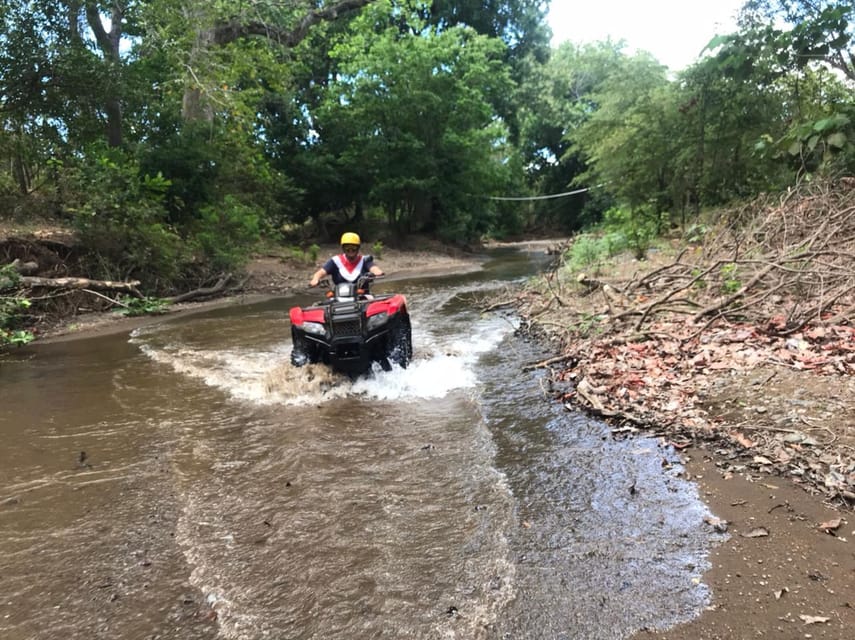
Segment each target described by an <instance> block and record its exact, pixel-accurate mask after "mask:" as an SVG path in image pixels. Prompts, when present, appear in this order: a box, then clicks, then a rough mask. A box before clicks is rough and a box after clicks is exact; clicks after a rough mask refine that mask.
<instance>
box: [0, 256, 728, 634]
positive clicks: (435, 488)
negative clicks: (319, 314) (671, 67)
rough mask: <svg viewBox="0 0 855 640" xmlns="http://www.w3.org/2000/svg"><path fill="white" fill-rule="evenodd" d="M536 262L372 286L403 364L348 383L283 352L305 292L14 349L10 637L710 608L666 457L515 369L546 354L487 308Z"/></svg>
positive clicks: (0, 610)
mask: <svg viewBox="0 0 855 640" xmlns="http://www.w3.org/2000/svg"><path fill="white" fill-rule="evenodd" d="M543 266H544V257H543V256H542V255H541V254H539V253H536V252H526V251H503V252H497V253H495V254H494V255H493V257H492V259H491V260H490V261H489V262H487V263H486V265H485V269H484V271H483V272H481V273H477V274H469V275H466V276H457V277H446V278H441V279H431V280H409V281H399V282H386V283H383V286H382V287H378V290H392V289H394V290H398V291H402V292H403V293H405V294H406V295H407V296H408V299H409V300H410V306H411V313H412V318H413V334H414V344H415V361H414V362H413V363H412V364H411V366H410V367H409V368H408V369H406V370H401V369H394V370H393V371H391V372H388V373H384V372H382V371H378V372H376V373H375V375H374V376H373V377H371V378H368V379H362V380H358V381H355V382H352V381H349V380H346V379H341V378H338V377H336V376H332V375H330V374H329V373H328V372H327V371H325V370H324V369H323V368H321V367H314V366H313V367H307V368H304V369H300V370H295V369H293V368H291V366H290V365H289V364H288V354H289V350H290V344H289V337H288V336H289V327H288V317H287V309H288V307H290V306H291V305H292V304H294V302H295V301H294V300H293V299H278V300H271V301H267V302H265V303H262V304H258V305H253V306H246V307H239V308H229V309H219V310H213V311H207V312H204V313H200V314H197V315H193V316H189V317H183V318H179V319H171V320H170V319H167V320H165V321H163V322H160V323H157V324H154V325H150V326H147V327H144V328H142V329H137V330H136V331H134V332H133V333H132V334H130V335H127V334H118V335H112V336H104V337H99V338H93V339H86V340H78V341H70V342H60V343H56V344H50V345H48V344H45V345H41V346H36V347H32V348H30V349H27V350H21V351H18V352H16V353H15V354H14V357H13V358H11V359H8V360H5V361H4V362H3V364H2V365H0V366H2V369H0V394H2V396H0V400H2V402H0V437H2V442H3V445H2V448H0V638H3V639H4V640H24V639H31V638H40V639H53V638H57V639H59V638H62V639H68V638H87V639H91V638H190V639H193V638H228V639H244V638H245V639H256V638H295V639H296V638H307V639H308V638H318V639H321V638H323V639H326V638H347V639H359V638H462V639H470V638H508V639H510V638H556V639H557V638H626V637H628V636H630V635H631V634H632V633H633V632H635V631H637V630H639V629H644V628H649V629H657V628H658V629H663V628H667V627H669V626H670V625H673V624H676V623H678V622H681V621H685V620H689V619H691V618H693V617H695V616H696V615H698V613H699V612H700V611H701V610H702V609H703V607H704V606H705V605H706V604H707V602H708V600H709V593H708V590H707V588H706V586H705V585H704V583H703V581H702V575H703V572H704V570H705V569H706V568H707V557H708V555H709V553H710V549H711V547H712V546H713V545H714V544H715V543H716V542H717V539H716V534H715V533H714V532H712V531H711V530H710V528H709V527H708V526H707V525H705V524H704V518H705V517H706V516H708V515H709V513H708V511H707V508H706V507H705V505H704V504H703V503H702V502H701V501H700V499H699V497H698V491H697V487H696V486H695V485H693V484H691V483H689V482H687V481H685V480H684V479H682V477H681V469H680V466H679V464H678V463H677V461H676V459H675V456H674V454H673V452H672V451H670V450H669V449H668V448H665V447H663V446H661V445H660V443H659V442H658V441H656V440H646V439H634V440H630V441H624V442H616V441H614V440H613V438H612V437H611V436H610V434H609V431H608V429H607V428H606V427H605V426H604V425H602V424H600V423H598V422H596V421H594V420H592V419H589V418H586V417H584V416H581V415H576V414H572V413H568V412H566V411H564V410H563V409H562V408H561V407H559V406H556V405H555V404H554V403H552V402H550V401H549V399H548V397H547V395H546V394H544V392H543V389H542V382H543V381H542V380H541V378H540V375H539V374H538V373H536V372H535V373H523V371H522V367H523V365H524V364H526V363H529V362H532V361H535V360H537V359H539V358H542V357H545V354H544V353H543V352H541V351H540V350H539V348H538V347H537V346H536V345H533V344H529V343H527V342H526V341H524V340H522V339H520V338H519V337H517V336H515V335H514V327H515V322H516V321H515V318H514V317H513V316H507V315H499V314H486V315H485V314H482V313H481V312H480V311H479V308H480V306H481V305H483V304H484V302H485V300H488V299H489V298H490V296H491V295H494V293H495V292H496V291H497V290H498V289H499V288H500V287H502V286H504V285H505V284H506V283H507V282H508V281H513V280H518V279H521V278H524V277H527V276H528V275H529V274H532V273H534V272H535V271H536V270H537V269H538V268H541V267H543ZM307 300H308V299H307ZM298 302H301V300H298Z"/></svg>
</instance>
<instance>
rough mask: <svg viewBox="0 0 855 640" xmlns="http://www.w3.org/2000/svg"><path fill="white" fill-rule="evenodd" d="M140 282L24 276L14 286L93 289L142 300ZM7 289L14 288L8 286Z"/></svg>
mask: <svg viewBox="0 0 855 640" xmlns="http://www.w3.org/2000/svg"><path fill="white" fill-rule="evenodd" d="M139 284H140V283H139V280H131V281H129V282H121V281H112V280H90V279H89V278H39V277H37V276H22V277H21V278H19V279H18V280H17V282H16V283H14V286H21V285H23V286H25V287H30V288H36V287H43V288H44V287H46V288H51V289H91V290H93V291H122V292H125V293H130V294H131V295H133V296H134V297H137V298H141V297H142V294H140V292H139V291H138V290H137V287H138V286H139ZM6 288H7V289H9V288H12V287H11V286H7V287H6Z"/></svg>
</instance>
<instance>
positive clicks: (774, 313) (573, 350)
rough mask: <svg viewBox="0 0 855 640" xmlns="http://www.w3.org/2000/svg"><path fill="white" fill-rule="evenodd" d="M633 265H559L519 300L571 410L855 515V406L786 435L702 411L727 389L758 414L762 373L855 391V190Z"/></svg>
mask: <svg viewBox="0 0 855 640" xmlns="http://www.w3.org/2000/svg"><path fill="white" fill-rule="evenodd" d="M636 266H638V268H639V270H640V271H641V273H638V274H634V275H632V276H630V277H621V276H620V275H619V274H618V275H615V274H614V273H597V274H596V275H595V277H591V276H587V275H581V276H578V277H573V275H572V274H570V273H569V272H568V271H567V270H566V269H563V268H559V269H558V270H557V271H555V272H554V273H552V274H549V275H548V276H547V277H546V278H545V279H544V282H543V285H542V286H540V287H539V288H538V287H532V288H530V289H528V290H527V291H525V292H524V293H523V294H522V295H521V299H520V305H521V307H522V311H523V316H524V317H525V318H527V320H528V322H529V323H530V324H529V325H528V328H529V329H531V330H532V331H534V332H541V333H542V332H545V333H546V334H548V335H549V336H550V337H551V338H552V339H557V340H558V341H559V343H560V349H561V356H559V357H558V358H556V359H554V360H555V362H560V363H561V364H560V368H558V369H554V370H553V371H552V379H553V381H554V382H555V384H556V389H558V390H559V391H558V393H559V394H560V397H561V399H562V401H564V402H566V403H567V404H568V406H573V407H581V408H583V409H585V410H587V411H589V412H591V413H594V414H598V415H600V416H603V417H605V418H606V419H608V420H610V421H612V422H614V423H616V424H617V425H619V429H620V430H621V431H626V430H635V429H638V428H643V429H645V430H653V431H655V432H658V433H661V434H663V435H665V436H667V437H668V438H669V439H670V440H671V441H672V442H675V443H676V444H678V445H684V444H688V443H690V442H694V443H700V442H707V443H714V446H717V447H726V448H727V450H728V451H729V452H730V453H729V456H730V458H731V459H736V458H737V457H738V458H740V459H742V461H743V462H745V464H746V465H747V466H748V467H749V468H757V469H762V470H764V471H771V472H778V473H781V474H783V475H787V476H789V477H792V478H794V479H795V480H796V481H798V482H801V483H803V484H804V485H805V486H806V487H807V488H809V489H811V490H813V491H816V492H821V493H823V494H825V495H826V496H827V497H828V498H829V499H831V500H833V501H835V502H836V503H838V504H849V505H852V504H855V455H853V453H855V424H853V423H852V420H855V398H853V399H852V403H850V404H852V405H853V406H852V409H851V413H849V414H847V415H840V416H838V418H839V419H835V420H831V421H829V423H828V424H819V423H816V422H805V420H807V418H803V421H802V422H801V423H799V424H793V423H792V421H791V422H787V423H786V426H782V425H784V424H785V423H783V422H780V421H779V422H771V423H770V421H768V420H767V421H765V422H764V421H763V420H759V419H755V417H756V415H758V414H755V413H753V412H755V411H758V412H759V411H760V410H761V409H760V408H758V407H756V406H745V407H744V408H743V409H742V413H741V416H736V417H734V416H730V417H728V418H727V419H725V418H723V417H722V416H721V415H717V414H716V413H715V410H714V409H711V405H710V404H709V403H707V402H706V399H707V398H708V397H709V396H711V395H712V394H713V392H714V391H715V390H716V389H722V388H725V389H728V392H729V393H732V394H734V395H739V396H741V397H743V398H744V399H745V404H748V405H750V404H752V403H753V404H757V402H758V399H762V398H763V397H764V396H763V394H764V389H763V385H762V384H761V383H762V380H760V381H759V382H757V381H755V383H753V384H755V385H756V388H755V389H753V390H751V391H752V392H756V393H755V395H754V396H752V394H751V393H749V391H748V390H743V389H741V388H740V386H739V385H740V384H743V385H744V380H745V379H747V377H746V376H748V375H749V373H750V372H757V371H766V370H767V369H768V370H770V371H772V373H771V375H774V370H775V369H783V370H785V371H786V372H787V374H788V375H791V374H797V375H798V376H799V380H804V381H809V383H810V384H811V385H815V387H816V388H817V389H835V388H842V387H843V386H845V385H844V383H846V384H849V383H850V382H851V380H852V378H851V376H852V374H853V373H855V328H853V317H852V316H853V313H855V180H848V181H845V182H842V183H838V184H836V185H833V186H831V185H828V184H823V185H819V184H817V185H808V186H804V187H801V188H800V189H799V190H794V191H792V192H790V193H788V194H787V195H786V197H785V198H783V199H781V200H779V201H777V202H774V203H773V202H771V201H770V200H769V199H768V198H767V199H761V200H758V201H755V202H753V203H751V204H749V205H747V206H745V207H742V208H741V209H739V210H734V211H732V212H729V214H728V215H727V216H726V217H725V219H723V220H722V221H721V222H720V224H719V225H718V226H716V228H714V229H711V230H709V231H708V232H707V233H706V235H705V239H704V242H703V244H701V245H698V246H692V247H689V248H687V249H684V250H683V251H682V252H681V253H679V255H678V256H677V257H676V258H675V259H673V260H672V261H670V262H665V261H663V260H662V259H661V258H660V259H659V261H658V263H657V264H653V261H651V263H649V264H647V265H644V266H640V265H636ZM613 271H614V269H613ZM765 375H766V374H765V373H764V374H763V376H762V377H764V376H765ZM849 386H850V388H851V386H852V385H849ZM765 391H768V389H766V390H765ZM779 404H781V403H779ZM781 406H783V404H781ZM844 406H845V405H844ZM766 409H767V408H763V410H764V411H765V410H766ZM781 410H782V411H783V409H781ZM850 418H851V420H850ZM847 421H848V422H847ZM763 425H766V426H765V427H764V426H763ZM850 425H851V426H850ZM746 434H748V435H746ZM767 436H769V437H767Z"/></svg>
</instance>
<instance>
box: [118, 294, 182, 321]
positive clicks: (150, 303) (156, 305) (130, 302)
mask: <svg viewBox="0 0 855 640" xmlns="http://www.w3.org/2000/svg"><path fill="white" fill-rule="evenodd" d="M119 302H120V303H121V304H122V305H124V306H123V307H122V308H121V309H119V310H118V311H117V312H116V313H119V314H121V315H123V316H129V317H135V316H147V315H157V314H160V313H165V312H166V308H167V307H168V306H169V303H168V302H167V301H166V300H162V299H160V298H148V297H143V298H135V297H133V296H121V297H120V298H119Z"/></svg>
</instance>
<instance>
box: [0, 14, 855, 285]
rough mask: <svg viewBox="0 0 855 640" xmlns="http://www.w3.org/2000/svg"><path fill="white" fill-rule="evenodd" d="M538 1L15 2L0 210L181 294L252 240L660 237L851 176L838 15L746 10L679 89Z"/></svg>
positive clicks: (847, 24)
mask: <svg viewBox="0 0 855 640" xmlns="http://www.w3.org/2000/svg"><path fill="white" fill-rule="evenodd" d="M548 4H549V3H548V2H547V1H545V0H434V1H429V0H289V1H288V2H282V1H279V0H262V1H259V2H252V3H243V2H233V1H231V0H217V1H216V2H210V1H208V2H202V1H201V0H182V1H181V2H177V3H176V2H173V1H171V0H147V1H146V2H140V1H139V0H124V1H115V0H114V1H111V2H106V1H97V0H75V1H71V2H68V1H60V0H26V1H22V2H18V3H12V4H8V3H7V4H6V5H3V7H2V8H0V20H2V32H0V84H2V89H0V123H2V126H0V158H2V159H3V163H2V164H0V167H2V168H0V203H2V204H3V206H4V209H5V210H8V211H12V210H14V211H19V212H23V213H22V214H21V215H32V216H35V215H42V214H44V213H49V214H51V215H55V216H58V217H60V218H62V219H64V220H67V221H69V223H71V224H74V225H75V226H76V227H77V228H78V229H79V231H80V233H81V237H83V238H84V239H85V241H86V243H87V246H89V247H90V248H91V250H92V263H91V265H92V266H91V268H92V270H93V274H92V275H94V276H99V277H105V278H106V277H135V278H139V279H140V280H141V281H143V282H145V283H146V286H147V287H148V288H149V289H150V290H152V291H170V290H173V289H175V288H180V287H182V286H186V284H187V283H190V282H199V281H204V280H205V279H206V278H210V277H212V275H213V274H216V273H218V272H220V271H222V270H224V269H229V268H233V267H234V266H236V265H239V263H240V262H241V260H243V259H245V257H246V256H247V255H248V253H249V251H250V250H251V248H252V247H253V246H255V245H256V244H257V243H258V242H259V240H260V239H261V238H266V239H268V240H274V241H276V240H282V241H286V239H287V241H289V242H300V241H301V240H306V239H310V240H312V239H318V240H324V239H326V237H325V236H328V235H334V233H335V232H336V230H337V229H339V228H340V227H341V226H342V225H352V224H357V225H360V226H361V227H365V228H370V229H372V230H373V232H375V233H376V235H377V237H378V238H384V239H386V240H388V241H397V240H401V239H404V238H406V237H407V236H409V235H411V234H414V233H430V234H434V235H437V236H439V237H442V238H445V239H448V240H451V241H455V242H461V243H465V242H470V241H472V240H478V239H479V238H483V237H487V236H490V235H493V236H501V235H503V234H509V233H520V232H524V231H526V230H544V229H551V230H559V229H560V230H564V231H568V232H569V231H574V230H579V229H583V228H585V227H587V226H588V225H591V224H595V223H597V222H599V221H601V220H604V219H609V220H613V221H614V220H618V221H620V224H623V225H625V226H626V227H627V228H630V229H635V230H644V229H647V230H652V231H650V232H652V233H655V232H661V231H662V230H664V229H667V228H669V227H671V226H674V225H677V226H679V225H687V224H688V223H689V222H691V221H692V220H693V219H695V218H696V217H697V216H698V215H700V214H701V212H703V211H704V210H705V209H708V208H710V207H715V206H720V205H722V204H726V203H729V202H732V201H734V200H737V199H741V198H747V197H750V196H752V195H754V194H757V193H761V192H765V191H769V190H773V189H780V188H783V187H786V186H788V185H790V184H793V183H795V182H796V181H799V180H805V179H809V178H810V177H812V176H814V175H818V174H827V173H838V174H839V173H847V172H851V171H852V170H853V168H855V167H853V163H855V147H853V139H855V132H853V124H852V123H853V117H855V105H853V99H852V95H853V93H852V84H853V82H855V53H853V49H852V36H853V28H852V18H853V15H855V8H853V3H852V1H851V0H849V1H842V0H824V1H820V2H814V1H811V2H807V1H806V0H749V1H747V2H746V3H745V6H744V8H743V11H742V13H741V17H740V22H739V27H738V29H737V30H736V31H735V32H734V33H730V34H722V35H721V36H719V37H717V38H715V39H714V40H713V41H712V42H710V43H709V44H708V47H707V52H706V55H704V56H703V57H702V58H701V59H700V60H699V61H698V62H697V63H696V64H694V65H692V66H691V67H689V68H688V69H686V70H685V71H684V72H682V73H680V74H679V75H677V76H671V75H669V74H668V73H667V70H666V69H665V68H664V67H663V66H662V65H661V64H659V63H658V61H656V60H654V59H653V58H652V57H650V56H649V55H646V54H638V53H632V54H630V53H627V52H626V50H625V46H624V44H623V43H622V42H612V41H607V42H601V43H593V44H584V45H581V44H576V43H572V42H568V43H563V44H562V45H560V46H558V47H555V48H550V47H549V45H548V37H549V29H548V27H547V25H546V23H545V17H544V16H545V15H546V11H547V9H548ZM702 45H703V43H699V46H702ZM563 193H571V194H572V195H567V196H566V197H564V196H562V197H555V196H557V195H560V194H563ZM526 197H527V198H530V200H529V201H525V200H523V199H522V198H526Z"/></svg>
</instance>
